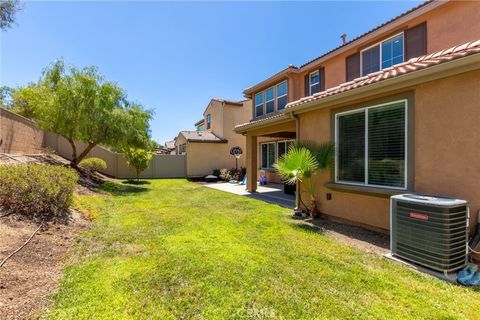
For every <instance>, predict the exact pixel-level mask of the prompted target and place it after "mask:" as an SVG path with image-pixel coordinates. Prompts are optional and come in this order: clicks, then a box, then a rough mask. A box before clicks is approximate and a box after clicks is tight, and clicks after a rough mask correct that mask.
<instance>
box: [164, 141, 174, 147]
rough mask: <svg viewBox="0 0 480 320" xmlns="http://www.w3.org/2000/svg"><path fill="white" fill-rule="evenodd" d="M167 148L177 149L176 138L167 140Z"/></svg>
mask: <svg viewBox="0 0 480 320" xmlns="http://www.w3.org/2000/svg"><path fill="white" fill-rule="evenodd" d="M165 148H166V149H175V140H170V141H165Z"/></svg>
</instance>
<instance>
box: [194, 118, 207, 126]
mask: <svg viewBox="0 0 480 320" xmlns="http://www.w3.org/2000/svg"><path fill="white" fill-rule="evenodd" d="M204 122H205V119H203V118H202V119H201V120H198V121H197V122H195V127H196V126H199V125H201V124H202V123H204Z"/></svg>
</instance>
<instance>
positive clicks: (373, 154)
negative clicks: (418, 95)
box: [335, 100, 407, 189]
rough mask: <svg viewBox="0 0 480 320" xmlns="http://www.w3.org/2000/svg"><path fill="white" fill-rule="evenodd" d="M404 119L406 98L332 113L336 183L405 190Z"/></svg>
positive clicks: (405, 128) (405, 116)
mask: <svg viewBox="0 0 480 320" xmlns="http://www.w3.org/2000/svg"><path fill="white" fill-rule="evenodd" d="M406 119H407V101H406V100H401V101H396V102H392V103H388V104H382V105H378V106H370V107H365V108H360V109H355V110H353V111H348V112H344V113H338V114H336V117H335V130H336V137H335V147H336V148H335V150H336V159H335V160H336V161H335V180H336V182H340V183H348V184H357V185H368V186H381V187H390V188H399V189H405V188H406V177H407V166H406V148H407V146H406V144H407V139H406V134H407V120H406Z"/></svg>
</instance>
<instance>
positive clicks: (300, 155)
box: [274, 142, 334, 217]
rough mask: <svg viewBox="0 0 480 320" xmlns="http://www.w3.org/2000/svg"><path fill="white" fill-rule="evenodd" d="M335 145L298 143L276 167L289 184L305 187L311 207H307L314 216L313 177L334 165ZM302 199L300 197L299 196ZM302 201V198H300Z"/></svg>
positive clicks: (315, 207)
mask: <svg viewBox="0 0 480 320" xmlns="http://www.w3.org/2000/svg"><path fill="white" fill-rule="evenodd" d="M333 159H334V145H333V144H332V143H330V142H329V143H324V144H314V143H310V142H306V143H296V144H295V145H293V146H292V147H291V148H290V149H289V150H288V152H287V153H286V154H285V155H284V156H283V157H282V158H280V160H278V161H277V162H276V163H275V164H274V167H275V168H276V169H277V170H278V173H279V175H280V176H281V177H282V179H284V180H285V181H286V183H288V184H296V183H297V182H299V183H301V184H303V185H304V186H305V190H306V191H307V193H308V195H309V197H310V207H308V206H306V205H305V204H304V206H305V207H306V209H307V210H308V211H309V213H310V214H311V215H312V216H314V217H315V216H316V214H317V201H316V199H315V182H314V179H313V176H314V175H315V174H316V172H318V171H325V170H327V169H328V168H330V167H331V166H332V164H333ZM299 197H300V195H299ZM300 200H301V197H300Z"/></svg>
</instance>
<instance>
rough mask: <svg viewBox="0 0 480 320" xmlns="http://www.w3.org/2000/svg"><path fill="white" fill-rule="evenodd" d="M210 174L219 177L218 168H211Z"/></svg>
mask: <svg viewBox="0 0 480 320" xmlns="http://www.w3.org/2000/svg"><path fill="white" fill-rule="evenodd" d="M212 175H214V176H215V177H217V178H219V177H220V169H213V170H212Z"/></svg>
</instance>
